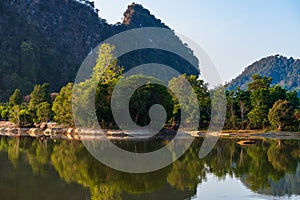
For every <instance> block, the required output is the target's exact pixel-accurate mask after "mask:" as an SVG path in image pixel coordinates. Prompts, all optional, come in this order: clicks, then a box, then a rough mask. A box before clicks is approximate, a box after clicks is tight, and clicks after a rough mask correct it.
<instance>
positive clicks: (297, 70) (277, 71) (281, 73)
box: [227, 55, 300, 92]
mask: <svg viewBox="0 0 300 200" xmlns="http://www.w3.org/2000/svg"><path fill="white" fill-rule="evenodd" d="M253 74H259V75H261V76H267V77H272V79H273V80H272V85H277V84H279V85H281V86H282V87H283V88H285V89H287V90H297V91H298V92H299V91H300V60H299V59H294V58H287V57H284V56H280V55H275V56H269V57H266V58H263V59H261V60H259V61H256V62H254V63H253V64H252V65H250V66H248V67H247V68H246V69H245V70H244V71H243V72H242V73H241V74H240V75H239V76H237V77H236V78H235V79H233V80H232V81H231V82H230V83H228V84H227V88H228V89H229V90H232V89H236V88H237V87H240V88H241V89H247V83H249V82H250V81H251V77H252V75H253Z"/></svg>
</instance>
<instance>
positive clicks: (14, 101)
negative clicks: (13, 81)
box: [9, 89, 22, 106]
mask: <svg viewBox="0 0 300 200" xmlns="http://www.w3.org/2000/svg"><path fill="white" fill-rule="evenodd" d="M21 103H22V95H21V91H20V90H19V89H16V90H15V91H14V93H13V94H12V95H11V96H10V98H9V105H11V106H15V105H21Z"/></svg>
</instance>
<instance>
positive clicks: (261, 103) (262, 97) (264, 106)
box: [248, 74, 272, 128]
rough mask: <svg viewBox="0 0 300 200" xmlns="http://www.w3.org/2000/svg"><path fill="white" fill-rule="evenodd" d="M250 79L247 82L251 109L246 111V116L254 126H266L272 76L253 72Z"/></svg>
mask: <svg viewBox="0 0 300 200" xmlns="http://www.w3.org/2000/svg"><path fill="white" fill-rule="evenodd" d="M252 79H253V80H252V82H250V83H249V84H248V91H251V94H250V102H251V105H252V110H251V111H250V112H249V113H248V118H249V120H250V124H251V125H253V126H254V128H266V126H267V125H268V111H269V108H270V107H271V106H272V104H270V102H271V101H270V84H271V81H272V78H267V77H261V76H259V75H257V74H254V75H253V76H252Z"/></svg>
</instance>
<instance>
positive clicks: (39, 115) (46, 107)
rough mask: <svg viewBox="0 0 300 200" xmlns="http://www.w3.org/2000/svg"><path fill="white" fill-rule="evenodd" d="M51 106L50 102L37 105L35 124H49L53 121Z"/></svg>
mask: <svg viewBox="0 0 300 200" xmlns="http://www.w3.org/2000/svg"><path fill="white" fill-rule="evenodd" d="M51 115H52V112H51V105H50V103H48V102H42V103H40V104H39V105H37V108H36V118H35V119H33V121H34V122H35V123H41V122H48V121H49V120H50V119H51Z"/></svg>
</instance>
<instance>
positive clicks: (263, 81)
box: [248, 74, 272, 91]
mask: <svg viewBox="0 0 300 200" xmlns="http://www.w3.org/2000/svg"><path fill="white" fill-rule="evenodd" d="M271 82H272V78H271V77H269V78H268V77H261V76H260V75H258V74H254V75H253V76H252V82H250V83H248V90H249V91H255V90H257V89H259V88H265V89H269V88H270V85H271Z"/></svg>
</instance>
